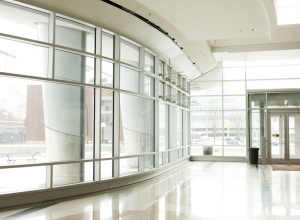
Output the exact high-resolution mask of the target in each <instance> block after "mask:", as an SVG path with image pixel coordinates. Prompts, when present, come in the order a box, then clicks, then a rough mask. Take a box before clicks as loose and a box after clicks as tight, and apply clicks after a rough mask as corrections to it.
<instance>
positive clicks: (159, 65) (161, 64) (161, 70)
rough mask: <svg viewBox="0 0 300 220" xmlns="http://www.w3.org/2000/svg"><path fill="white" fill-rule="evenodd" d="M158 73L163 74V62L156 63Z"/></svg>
mask: <svg viewBox="0 0 300 220" xmlns="http://www.w3.org/2000/svg"><path fill="white" fill-rule="evenodd" d="M158 74H162V75H163V74H164V64H163V62H161V61H159V64H158Z"/></svg>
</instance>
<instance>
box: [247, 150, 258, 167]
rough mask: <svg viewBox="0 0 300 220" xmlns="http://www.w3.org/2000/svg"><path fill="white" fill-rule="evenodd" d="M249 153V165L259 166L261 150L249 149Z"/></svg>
mask: <svg viewBox="0 0 300 220" xmlns="http://www.w3.org/2000/svg"><path fill="white" fill-rule="evenodd" d="M248 151H249V163H250V164H257V162H258V151H259V148H254V147H249V148H248Z"/></svg>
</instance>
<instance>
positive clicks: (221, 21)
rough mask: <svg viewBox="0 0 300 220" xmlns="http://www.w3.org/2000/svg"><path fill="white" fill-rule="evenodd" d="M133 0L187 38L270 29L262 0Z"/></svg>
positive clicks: (261, 32)
mask: <svg viewBox="0 0 300 220" xmlns="http://www.w3.org/2000/svg"><path fill="white" fill-rule="evenodd" d="M136 1H137V2H139V3H141V4H143V5H144V6H145V7H147V8H149V9H151V10H152V11H154V12H156V13H158V14H159V15H160V16H162V17H163V18H165V19H166V20H167V21H169V22H170V23H171V24H172V25H173V26H174V27H176V28H177V29H178V30H179V31H180V32H181V33H182V34H183V35H184V36H185V38H186V39H187V40H188V41H199V40H211V39H236V38H248V37H267V36H269V33H270V21H269V17H268V13H267V10H266V7H265V5H264V2H263V1H262V0H209V1H207V0H185V1H183V0H136ZM117 2H120V0H117ZM252 29H256V31H252ZM240 30H242V31H240Z"/></svg>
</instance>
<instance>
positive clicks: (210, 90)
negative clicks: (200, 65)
mask: <svg viewBox="0 0 300 220" xmlns="http://www.w3.org/2000/svg"><path fill="white" fill-rule="evenodd" d="M194 85H195V86H194ZM191 86H192V87H191V94H192V95H222V82H197V83H196V84H192V85H191Z"/></svg>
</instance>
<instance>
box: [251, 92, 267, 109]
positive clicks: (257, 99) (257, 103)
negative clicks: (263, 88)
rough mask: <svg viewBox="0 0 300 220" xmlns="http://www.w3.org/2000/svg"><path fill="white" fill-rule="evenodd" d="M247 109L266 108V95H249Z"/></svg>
mask: <svg viewBox="0 0 300 220" xmlns="http://www.w3.org/2000/svg"><path fill="white" fill-rule="evenodd" d="M248 99H249V104H248V105H249V106H248V107H249V108H264V107H265V106H266V95H265V93H264V94H249V97H248Z"/></svg>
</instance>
